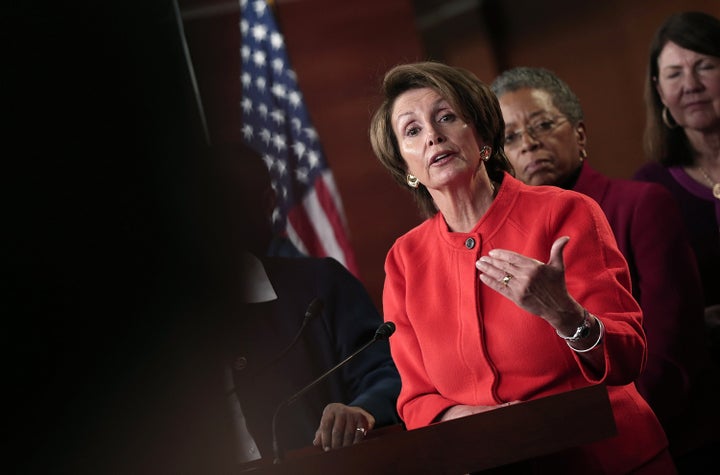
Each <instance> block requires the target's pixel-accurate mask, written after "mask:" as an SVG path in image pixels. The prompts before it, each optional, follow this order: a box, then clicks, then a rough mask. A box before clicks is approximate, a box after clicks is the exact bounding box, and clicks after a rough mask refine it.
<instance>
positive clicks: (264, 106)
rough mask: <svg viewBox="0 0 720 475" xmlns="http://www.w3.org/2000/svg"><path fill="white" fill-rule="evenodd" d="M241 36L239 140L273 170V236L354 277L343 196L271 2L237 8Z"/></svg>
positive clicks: (247, 2)
mask: <svg viewBox="0 0 720 475" xmlns="http://www.w3.org/2000/svg"><path fill="white" fill-rule="evenodd" d="M240 33H241V48H240V55H241V60H242V67H241V71H242V72H241V79H240V80H241V83H242V99H241V108H242V135H243V139H244V140H245V141H246V142H247V143H248V144H249V145H250V146H251V147H252V148H253V149H255V150H256V151H257V152H258V153H259V154H260V155H261V156H262V158H263V160H264V161H265V164H266V165H267V167H268V169H269V170H270V175H271V178H272V186H273V189H274V190H275V193H276V195H277V201H278V202H277V206H276V208H275V210H274V211H273V215H272V220H273V226H274V229H275V232H276V234H279V235H286V236H287V237H288V238H289V239H290V241H291V242H292V243H293V244H294V245H295V247H297V248H298V249H299V250H300V251H301V252H302V253H303V254H306V255H309V256H330V257H334V258H335V259H337V260H338V261H340V262H341V263H342V264H343V265H345V267H347V268H348V269H349V270H350V271H351V272H353V273H354V274H355V275H357V274H358V272H357V264H356V262H355V257H354V254H353V252H352V248H351V247H350V242H349V239H348V234H347V223H346V220H345V215H344V212H343V207H342V202H341V200H340V194H339V193H338V190H337V187H336V185H335V180H334V179H333V175H332V172H331V171H330V169H329V168H328V164H327V161H326V160H325V157H324V154H323V151H322V147H321V144H320V142H319V140H318V134H317V132H316V131H315V128H314V127H313V125H312V122H311V121H310V116H309V114H308V111H307V110H306V108H305V104H304V103H303V96H302V93H301V92H300V88H299V85H298V83H297V77H296V76H295V72H294V71H293V70H292V68H291V65H290V60H289V58H288V55H287V52H286V50H285V42H284V38H283V36H282V34H281V33H280V32H279V30H278V27H277V23H276V21H275V18H274V17H273V12H272V10H271V8H270V6H269V5H268V3H267V2H266V0H240Z"/></svg>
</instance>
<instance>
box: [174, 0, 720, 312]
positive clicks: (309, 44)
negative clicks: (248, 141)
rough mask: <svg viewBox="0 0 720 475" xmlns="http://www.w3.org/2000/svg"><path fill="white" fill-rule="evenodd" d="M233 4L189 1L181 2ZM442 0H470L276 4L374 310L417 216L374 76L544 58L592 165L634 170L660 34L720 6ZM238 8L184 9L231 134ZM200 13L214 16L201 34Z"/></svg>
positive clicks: (488, 74) (488, 68)
mask: <svg viewBox="0 0 720 475" xmlns="http://www.w3.org/2000/svg"><path fill="white" fill-rule="evenodd" d="M234 3H235V2H224V1H221V0H215V1H210V0H185V1H181V6H182V7H183V11H184V12H186V13H187V12H188V11H192V10H193V9H194V8H195V9H197V8H198V7H202V6H206V5H208V4H219V5H232V4H234ZM448 5H450V6H458V5H460V6H463V5H468V2H452V1H445V2H438V1H428V0H422V1H415V2H412V1H411V0H393V1H387V0H365V1H363V2H338V1H336V0H277V1H276V7H277V10H276V11H277V15H278V18H279V22H280V26H281V28H282V30H283V32H284V34H285V37H286V38H285V39H286V44H287V46H288V49H289V53H290V59H291V61H292V63H293V67H294V69H295V71H296V73H297V75H298V78H299V81H300V85H301V87H302V90H303V93H304V96H305V100H306V103H307V105H308V107H309V110H310V114H311V117H312V119H313V121H314V123H315V126H316V128H317V130H318V132H319V134H320V138H321V140H322V142H323V145H324V148H325V152H326V155H327V158H328V161H329V163H330V167H331V168H332V170H333V172H334V174H335V178H336V181H337V184H338V188H339V190H340V193H341V195H342V199H343V202H344V205H345V211H346V214H347V218H348V222H349V226H350V234H351V240H352V244H353V247H354V249H355V252H356V254H357V257H358V262H359V265H360V275H361V279H362V281H363V283H364V284H365V285H366V287H367V289H368V291H369V292H370V294H371V296H372V297H373V299H374V300H375V302H376V304H377V305H378V306H379V307H380V303H381V294H382V282H383V279H384V272H383V262H384V258H385V254H386V252H387V250H388V249H389V247H390V246H391V245H392V243H393V241H394V239H395V238H396V237H398V236H399V235H400V234H402V233H404V232H405V231H407V230H408V229H409V228H410V227H412V226H413V225H415V224H417V223H419V217H418V213H417V211H416V208H415V205H414V203H412V201H411V200H410V198H409V195H408V194H407V193H406V192H405V191H404V190H402V189H400V188H399V187H398V186H397V185H395V184H394V182H392V181H391V180H390V178H389V176H388V175H387V173H386V172H385V170H384V169H383V168H382V167H381V166H380V165H379V163H378V162H377V160H376V159H375V158H374V156H373V154H372V152H371V149H370V146H369V143H368V139H367V127H368V123H369V118H370V115H371V113H372V111H373V110H374V107H375V106H376V104H377V100H378V98H377V90H378V84H379V81H380V79H381V77H382V74H383V72H384V71H385V70H386V69H387V68H388V67H389V66H391V65H393V64H395V63H398V62H403V61H414V60H418V59H424V58H433V59H438V60H443V61H445V62H447V63H449V64H452V65H456V66H463V67H465V68H468V69H470V70H471V71H473V72H475V73H476V74H477V75H478V76H479V77H480V78H481V79H482V80H484V81H486V82H490V81H492V79H493V78H494V77H495V75H496V74H497V73H498V72H500V71H501V70H502V69H504V68H507V67H512V66H519V65H528V66H542V67H546V68H549V69H551V70H553V71H555V72H556V73H557V74H558V75H559V76H560V77H562V78H563V79H564V80H565V81H566V82H568V83H569V84H570V86H571V87H572V88H573V89H574V90H575V92H576V93H577V94H578V96H579V97H580V100H581V101H582V104H583V108H584V110H585V116H586V123H587V127H588V131H589V152H590V160H592V163H593V164H594V165H595V166H596V168H598V169H599V170H601V171H603V172H606V173H607V174H609V175H611V176H614V177H629V176H630V174H631V173H632V172H633V170H634V169H635V168H637V167H638V166H639V165H640V164H641V163H642V161H643V157H642V147H641V135H642V128H643V121H644V111H643V103H642V88H643V77H644V76H643V75H644V70H645V61H646V59H645V57H646V51H647V47H648V43H649V41H650V38H651V36H652V33H653V31H654V30H655V28H656V27H657V26H658V25H659V24H660V23H661V22H662V20H663V19H664V18H665V17H666V16H667V15H668V14H670V13H673V12H676V11H680V10H682V9H686V10H687V9H696V10H702V11H707V12H709V13H713V14H715V15H717V16H720V2H717V1H715V0H686V1H683V2H679V1H670V0H656V1H643V0H628V1H622V0H610V1H605V2H577V1H570V0H546V1H543V2H537V1H535V0H504V1H502V2H499V1H493V0H486V1H482V2H477V3H476V4H475V5H474V6H473V5H472V3H470V8H469V9H465V10H462V9H461V11H459V12H458V13H456V14H448V15H445V12H447V11H448V10H447V7H448ZM442 8H445V9H444V10H442ZM226 9H227V10H228V11H231V10H232V8H230V7H229V6H228V7H227V8H226ZM195 11H198V10H195ZM234 14H235V15H237V11H236V10H235V13H234ZM232 15H233V13H227V12H226V13H225V14H223V15H214V16H211V17H206V18H205V19H204V20H203V19H199V18H198V17H196V18H195V19H190V18H187V19H186V29H187V33H188V40H189V43H190V48H191V52H192V54H193V58H194V59H195V60H196V68H197V69H198V76H199V78H200V82H201V87H202V89H203V94H204V97H207V98H208V100H207V102H208V104H207V107H208V108H209V110H210V111H211V114H210V115H213V114H214V115H216V116H222V115H223V114H224V116H225V118H222V119H213V120H212V122H213V127H214V128H216V129H218V130H222V132H220V133H219V135H220V136H222V135H223V134H225V135H227V136H232V135H233V134H234V133H235V132H234V131H233V127H232V126H230V127H227V125H222V124H227V123H229V122H231V121H232V120H235V118H234V117H233V114H234V112H233V108H232V107H228V104H229V105H230V106H232V104H237V97H236V95H237V94H238V93H239V91H237V90H236V89H235V86H234V85H233V84H234V83H235V81H236V78H237V74H234V75H233V76H230V75H231V74H233V71H235V66H232V67H230V66H228V65H226V64H224V62H227V61H233V62H235V61H237V56H236V55H237V47H236V44H237V41H238V39H237V36H238V35H237V20H236V19H232ZM223 16H224V18H225V19H224V20H222V19H221V18H222V17H223ZM416 16H417V19H416ZM228 18H229V19H228ZM203 24H204V25H206V26H207V25H214V26H211V27H208V28H205V31H204V32H203V31H202V30H203V27H202V25H203ZM218 25H220V26H218ZM210 45H213V46H212V47H210ZM208 56H211V57H212V58H213V59H212V60H208V59H207V57H208ZM210 71H214V73H211V72H210ZM211 84H214V85H212V86H211ZM213 97H214V98H213ZM212 103H219V104H223V105H222V106H217V105H216V106H212V105H211V104H212Z"/></svg>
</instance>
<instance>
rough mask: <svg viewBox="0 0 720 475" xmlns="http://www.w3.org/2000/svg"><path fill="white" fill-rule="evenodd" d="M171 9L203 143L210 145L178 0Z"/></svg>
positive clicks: (203, 109)
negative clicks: (201, 131) (188, 76)
mask: <svg viewBox="0 0 720 475" xmlns="http://www.w3.org/2000/svg"><path fill="white" fill-rule="evenodd" d="M173 9H174V11H175V19H176V21H177V25H178V33H179V34H180V42H181V44H182V48H183V54H184V55H185V64H186V65H187V68H188V73H189V74H190V82H191V83H192V88H193V92H194V94H195V103H196V105H197V108H198V115H199V116H200V123H201V124H202V128H203V133H204V134H205V143H207V145H208V146H209V145H211V142H210V132H209V131H208V126H207V118H206V117H205V108H204V107H203V103H202V97H201V96H200V88H198V84H197V78H196V77H195V68H194V66H193V62H192V57H191V56H190V48H189V47H188V44H187V38H186V37H185V27H184V26H183V21H182V16H181V15H180V6H179V5H178V0H173Z"/></svg>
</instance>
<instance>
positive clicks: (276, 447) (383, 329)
mask: <svg viewBox="0 0 720 475" xmlns="http://www.w3.org/2000/svg"><path fill="white" fill-rule="evenodd" d="M394 332H395V324H394V323H393V322H385V323H383V324H382V325H380V326H379V327H378V329H377V330H375V336H373V338H372V339H371V340H370V341H368V342H367V343H365V344H364V345H363V346H361V347H360V348H358V349H357V350H355V352H354V353H353V354H351V355H350V356H348V357H347V358H345V359H344V360H342V361H341V362H339V363H338V364H336V365H335V366H333V367H332V368H330V369H329V370H327V371H325V372H324V373H323V374H321V375H320V376H318V377H317V378H316V379H315V380H314V381H313V382H311V383H310V384H308V385H307V386H305V387H304V388H302V389H301V390H300V391H298V392H296V393H295V394H293V395H292V396H290V397H289V398H287V399H285V400H284V401H282V402H281V403H280V404H279V405H278V407H277V408H276V409H275V413H274V414H273V418H272V443H273V455H274V459H273V463H280V462H282V459H283V452H282V450H281V449H280V443H279V441H278V438H277V417H278V414H280V411H281V410H282V409H283V408H286V407H288V406H290V405H292V404H293V403H294V402H295V401H297V400H298V399H299V398H300V397H301V396H302V395H303V394H305V393H306V392H308V391H309V390H310V389H312V388H313V387H315V386H316V385H317V384H318V383H319V382H321V381H322V380H324V379H325V378H327V377H328V376H330V375H331V374H332V373H334V372H335V371H337V370H338V369H340V368H342V367H343V366H345V365H346V364H347V363H348V362H349V361H350V360H352V359H353V358H355V357H356V356H357V355H359V354H360V353H362V352H363V351H365V350H366V349H367V348H368V347H369V346H370V345H372V344H373V343H375V342H376V341H383V340H387V339H388V338H390V335H392V334H393V333H394Z"/></svg>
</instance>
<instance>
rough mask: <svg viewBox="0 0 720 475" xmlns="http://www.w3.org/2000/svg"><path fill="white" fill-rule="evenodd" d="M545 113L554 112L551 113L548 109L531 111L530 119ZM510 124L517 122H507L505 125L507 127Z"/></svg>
mask: <svg viewBox="0 0 720 475" xmlns="http://www.w3.org/2000/svg"><path fill="white" fill-rule="evenodd" d="M543 114H552V113H551V112H550V111H549V110H546V109H540V110H536V111H534V112H531V113H530V114H529V117H528V120H532V119H534V118H535V117H538V116H540V115H543ZM510 125H516V124H515V122H505V127H506V128H507V127H508V126H510Z"/></svg>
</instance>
